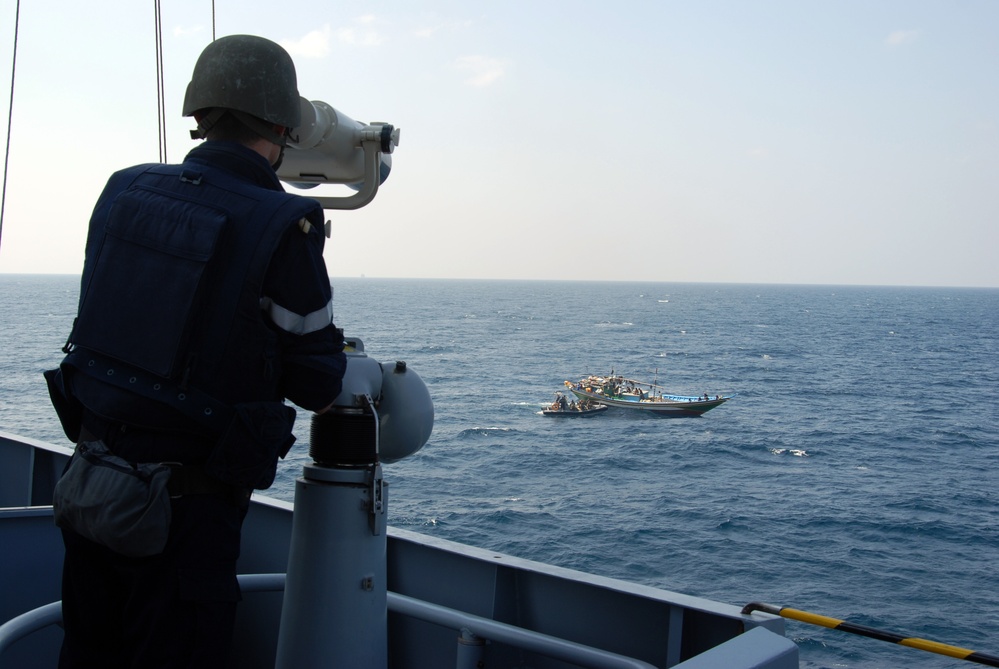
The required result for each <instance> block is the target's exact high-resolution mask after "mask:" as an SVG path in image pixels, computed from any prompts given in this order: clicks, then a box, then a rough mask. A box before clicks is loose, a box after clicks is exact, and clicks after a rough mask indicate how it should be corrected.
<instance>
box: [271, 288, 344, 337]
mask: <svg viewBox="0 0 999 669" xmlns="http://www.w3.org/2000/svg"><path fill="white" fill-rule="evenodd" d="M260 308H261V310H263V311H264V312H266V313H267V315H268V316H270V319H271V321H273V322H274V325H276V326H278V327H279V328H281V329H282V330H284V331H285V332H290V333H292V334H297V335H305V334H309V333H310V332H317V331H319V330H322V329H323V328H325V327H327V326H328V325H329V324H330V323H332V322H333V300H332V298H331V299H330V301H329V302H327V303H326V306H324V307H322V308H321V309H317V310H316V311H313V312H312V313H311V314H305V315H304V316H300V315H298V314H296V313H295V312H294V311H289V310H288V309H285V308H284V307H282V306H281V305H280V304H276V303H275V302H274V300H272V299H271V298H269V297H263V298H261V299H260Z"/></svg>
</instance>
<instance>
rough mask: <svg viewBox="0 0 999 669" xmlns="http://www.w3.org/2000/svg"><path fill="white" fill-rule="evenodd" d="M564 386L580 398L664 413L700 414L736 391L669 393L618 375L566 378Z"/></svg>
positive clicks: (654, 384)
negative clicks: (576, 379)
mask: <svg viewBox="0 0 999 669" xmlns="http://www.w3.org/2000/svg"><path fill="white" fill-rule="evenodd" d="M565 386H566V388H568V389H569V390H570V391H572V394H573V395H575V396H576V397H578V398H579V399H580V401H588V402H594V403H596V404H602V405H605V406H609V407H617V408H620V409H631V410H634V411H649V412H651V413H655V414H659V415H664V416H700V415H701V414H703V413H704V412H706V411H710V410H711V409H714V408H715V407H717V406H721V405H722V404H724V403H725V402H727V401H729V400H730V399H732V398H733V397H735V395H708V394H707V393H705V394H704V395H700V396H696V395H671V394H669V393H665V392H663V390H664V389H663V388H662V387H661V386H659V385H657V384H656V383H644V382H642V381H635V380H634V379H626V378H625V377H623V376H621V375H615V374H614V373H613V372H612V373H611V375H610V376H593V375H590V376H587V377H584V378H582V379H580V380H579V381H576V382H572V381H566V382H565Z"/></svg>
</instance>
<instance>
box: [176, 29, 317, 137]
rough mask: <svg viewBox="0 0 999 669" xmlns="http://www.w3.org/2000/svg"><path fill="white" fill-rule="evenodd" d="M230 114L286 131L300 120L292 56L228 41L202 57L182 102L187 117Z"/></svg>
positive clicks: (257, 40) (263, 45) (258, 42)
mask: <svg viewBox="0 0 999 669" xmlns="http://www.w3.org/2000/svg"><path fill="white" fill-rule="evenodd" d="M213 107H214V108H222V109H232V110H235V111H240V112H244V113H246V114H250V115H251V116H255V117H257V118H259V119H263V120H264V121H267V122H268V123H274V124H277V125H282V126H284V127H286V128H294V127H296V126H297V125H298V124H299V122H300V120H301V114H302V112H301V109H300V107H299V95H298V80H297V77H296V75H295V63H294V62H293V61H292V59H291V56H290V55H288V52H287V51H285V50H284V49H283V48H282V47H281V46H280V45H278V44H276V43H275V42H272V41H270V40H269V39H265V38H263V37H257V36H254V35H228V36H226V37H220V38H219V39H217V40H215V41H214V42H212V43H211V44H209V45H208V46H207V47H205V50H204V51H202V52H201V56H199V57H198V62H197V63H196V64H195V65H194V73H193V74H192V75H191V83H189V84H188V85H187V94H186V95H185V96H184V116H193V115H194V113H195V112H197V111H198V110H201V109H207V108H213Z"/></svg>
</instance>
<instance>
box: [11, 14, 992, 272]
mask: <svg viewBox="0 0 999 669" xmlns="http://www.w3.org/2000/svg"><path fill="white" fill-rule="evenodd" d="M153 4H154V3H153V2H136V1H135V0H117V1H111V0H101V2H96V3H92V2H86V3H84V2H79V1H78V0H72V1H70V0H34V1H31V2H22V3H21V5H22V6H21V16H20V33H19V48H18V54H17V72H16V82H15V83H16V86H15V92H14V107H13V119H12V124H13V130H12V141H11V146H10V167H9V173H8V174H7V201H6V211H5V215H4V221H3V230H2V233H3V237H2V242H0V244H2V245H0V272H43V273H78V272H79V271H80V269H81V267H82V262H83V246H84V240H85V235H86V227H87V220H88V218H89V215H90V211H91V209H92V208H93V204H94V201H95V199H96V197H97V195H98V194H99V192H100V190H101V188H102V187H103V185H104V182H105V180H106V179H107V177H108V175H109V174H110V173H111V172H112V171H114V170H115V169H118V168H121V167H124V166H128V165H131V164H135V163H140V162H154V161H156V160H158V155H159V154H158V141H157V138H158V135H157V114H156V110H157V103H156V76H155V75H156V70H155V66H156V59H155V54H156V51H155V25H154V16H153ZM0 9H2V11H0V26H2V35H0V63H2V65H0V103H2V104H3V109H4V111H6V109H7V105H8V100H9V97H8V94H9V90H10V70H11V68H10V63H11V48H12V44H13V33H14V30H13V26H14V12H15V3H14V0H0ZM215 12H216V18H215V29H216V32H217V34H218V35H226V34H233V33H254V34H259V35H263V36H266V37H269V38H271V39H274V40H275V41H279V42H281V43H282V44H284V45H285V46H286V47H287V48H288V49H289V50H290V51H291V52H292V54H293V56H294V58H295V60H296V63H297V65H298V70H299V90H300V91H301V93H302V94H303V95H305V96H306V97H308V98H310V99H319V100H324V101H326V102H329V103H330V104H332V105H333V106H335V107H337V108H338V109H340V110H342V111H344V112H345V113H346V114H348V115H349V116H351V117H353V118H355V119H357V120H359V121H386V122H390V123H393V124H394V125H396V126H397V127H399V128H401V129H402V139H401V143H400V146H399V148H398V150H397V151H396V153H395V155H394V156H393V161H394V163H393V172H392V175H391V177H390V178H389V180H388V181H387V182H386V183H385V185H384V186H383V187H382V189H381V191H380V192H379V195H378V197H377V198H376V199H375V201H374V202H373V203H371V204H370V205H368V206H367V207H366V208H364V209H362V210H359V211H353V212H335V211H331V212H328V213H327V215H328V217H329V218H330V219H331V220H332V222H333V237H332V239H330V240H329V242H328V245H327V249H326V253H325V257H326V262H327V266H328V267H329V272H330V275H331V276H333V277H337V276H360V275H365V276H370V277H376V276H377V277H447V278H515V279H600V280H641V281H681V282H701V281H708V282H740V283H820V284H889V285H939V286H991V287H999V260H997V256H999V232H997V228H999V225H997V224H999V39H997V35H999V2H995V1H994V0H981V1H963V0H949V1H944V0H940V1H938V2H921V1H917V0H900V1H892V2H878V1H877V0H856V1H850V0H847V1H840V0H837V1H833V0H827V1H825V2H811V1H807V0H788V1H786V2H777V1H766V2H751V1H749V0H732V1H693V0H682V1H679V0H647V1H644V2H638V1H635V2H629V1H627V0H625V1H623V2H606V1H605V2H588V1H584V0H572V1H570V0H566V1H547V2H546V1H545V0H530V1H529V2H528V1H522V0H504V1H503V2H482V3H473V2H467V1H464V2H455V1H452V2H448V1H444V0H426V1H422V2H411V1H403V0H386V1H383V2H363V1H358V2H343V3H341V2H332V1H331V0H315V1H313V0H305V1H299V0H287V1H286V2H283V3H271V2H268V3H264V2H260V1H259V0H238V1H237V0H216V2H215ZM211 37H212V3H211V2H210V0H204V1H200V2H194V1H191V0H181V1H176V0H163V54H164V65H165V73H166V84H165V94H166V102H165V104H166V110H167V115H168V117H169V124H168V127H167V132H168V155H167V158H168V160H169V161H171V162H176V161H179V160H180V159H182V158H183V156H184V154H185V153H186V152H187V151H188V150H190V149H191V148H192V147H193V146H194V142H192V141H191V140H190V139H189V134H188V131H189V129H190V128H191V127H192V125H193V124H192V122H191V121H190V120H189V119H183V118H182V117H181V116H180V110H181V104H182V102H183V93H184V89H185V87H186V85H187V82H188V81H189V78H190V74H191V69H192V67H193V65H194V61H195V60H196V58H197V56H198V54H199V53H200V52H201V50H202V49H203V48H204V46H205V45H206V44H207V43H208V42H209V41H210V40H211ZM4 116H6V114H5V115H4ZM4 126H5V124H4ZM0 132H3V136H4V138H6V129H5V127H4V128H0ZM329 188H331V189H332V191H330V190H329V189H327V190H326V191H325V192H324V194H337V193H338V191H337V189H336V187H329Z"/></svg>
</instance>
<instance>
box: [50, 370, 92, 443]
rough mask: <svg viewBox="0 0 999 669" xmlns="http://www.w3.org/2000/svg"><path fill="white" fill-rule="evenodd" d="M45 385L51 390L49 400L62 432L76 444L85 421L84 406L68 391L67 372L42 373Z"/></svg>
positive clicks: (52, 371)
mask: <svg viewBox="0 0 999 669" xmlns="http://www.w3.org/2000/svg"><path fill="white" fill-rule="evenodd" d="M42 375H43V376H44V377H45V385H47V386H48V388H49V399H50V400H51V401H52V406H53V407H54V408H55V412H56V415H57V416H59V422H60V423H61V424H62V431H63V432H65V433H66V437H67V438H68V439H69V440H70V441H72V442H73V443H74V444H75V443H76V442H78V441H79V440H80V426H81V424H82V420H83V405H82V404H80V402H79V401H77V399H76V398H75V397H73V396H72V395H70V394H69V393H68V392H67V391H66V372H65V370H63V369H61V368H60V369H49V370H46V371H45V372H43V373H42Z"/></svg>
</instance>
